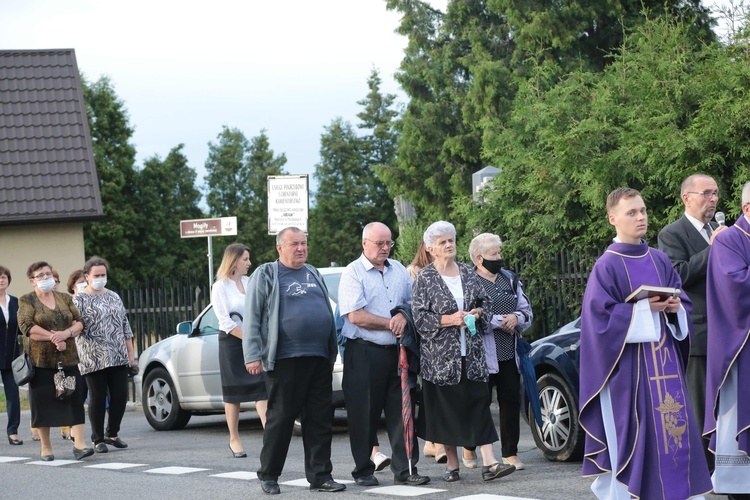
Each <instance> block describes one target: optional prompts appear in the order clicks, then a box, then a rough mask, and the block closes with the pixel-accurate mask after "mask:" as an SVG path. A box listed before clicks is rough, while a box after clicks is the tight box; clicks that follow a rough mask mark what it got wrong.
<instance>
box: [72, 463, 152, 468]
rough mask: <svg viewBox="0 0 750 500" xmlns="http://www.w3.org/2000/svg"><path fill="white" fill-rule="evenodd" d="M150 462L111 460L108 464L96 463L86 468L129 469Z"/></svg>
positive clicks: (143, 465)
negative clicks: (133, 462)
mask: <svg viewBox="0 0 750 500" xmlns="http://www.w3.org/2000/svg"><path fill="white" fill-rule="evenodd" d="M147 465H148V464H126V463H124V462H111V463H106V464H94V465H86V466H84V467H85V468H86V469H109V470H122V469H129V468H131V467H146V466H147Z"/></svg>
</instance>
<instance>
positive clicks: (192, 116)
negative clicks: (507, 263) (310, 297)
mask: <svg viewBox="0 0 750 500" xmlns="http://www.w3.org/2000/svg"><path fill="white" fill-rule="evenodd" d="M726 2H728V0H724V1H723V2H718V3H726ZM431 3H432V4H433V5H434V6H435V7H437V8H439V9H441V10H444V9H445V5H446V3H447V0H432V1H431ZM385 5H386V2H385V0H318V1H310V0H286V1H274V0H263V1H260V0H245V1H230V0H213V1H210V2H202V3H197V2H185V1H176V0H129V1H127V2H122V1H115V0H0V13H1V14H2V24H3V26H2V29H0V48H2V49H53V48H73V49H75V51H76V57H77V60H78V66H79V68H80V69H81V71H82V72H83V73H84V74H85V75H86V76H87V78H88V79H89V80H90V81H91V80H96V79H98V78H99V77H100V76H102V75H107V76H109V77H110V79H111V80H112V83H113V84H114V86H115V90H116V92H117V94H118V96H119V97H120V98H121V99H122V100H123V101H124V102H125V106H126V108H127V110H128V112H129V115H130V123H131V125H132V126H133V127H134V128H135V135H134V137H133V142H134V143H135V146H136V149H137V151H138V166H139V167H140V166H141V165H142V164H143V160H144V159H145V158H148V157H150V156H153V155H159V156H161V157H162V158H163V157H165V156H166V155H167V153H168V152H169V150H170V149H171V148H173V147H174V146H177V145H178V144H180V143H184V144H185V153H186V155H187V157H188V160H189V163H190V166H191V167H193V168H195V169H196V170H197V172H198V181H197V182H198V185H199V186H201V187H202V186H203V177H204V176H205V168H204V163H205V161H206V158H207V154H208V142H209V141H215V139H216V136H217V135H218V134H219V132H220V131H221V127H222V126H223V125H227V126H230V127H237V128H239V129H240V130H242V131H243V132H244V134H245V135H246V136H247V137H248V138H251V137H253V136H255V135H258V134H259V133H260V130H261V129H264V128H265V129H266V130H267V134H268V136H269V139H270V142H271V147H272V148H273V149H274V151H275V152H276V153H277V154H279V153H282V152H283V153H286V156H287V159H288V162H287V165H286V169H287V171H288V172H289V173H294V174H304V173H307V174H312V173H313V171H314V168H315V164H316V163H317V162H318V160H319V148H320V135H321V134H322V133H323V127H324V126H326V125H328V124H330V122H331V120H333V119H334V118H336V117H342V118H344V119H345V120H349V121H351V122H356V121H357V118H356V114H357V112H359V110H360V108H359V106H358V105H357V104H356V102H357V101H358V100H361V99H363V98H364V97H365V95H366V94H367V78H368V76H369V74H370V71H371V70H372V68H377V69H378V70H379V71H380V73H381V77H382V79H383V86H382V91H383V92H388V93H396V94H399V89H398V86H397V84H396V82H395V80H394V79H393V74H394V72H395V71H396V70H397V68H398V66H399V63H400V61H401V58H402V57H403V48H404V47H405V45H406V39H405V38H404V37H401V36H399V35H397V34H395V33H394V30H395V29H396V27H397V26H398V23H399V15H398V14H397V13H394V12H388V11H386V8H385ZM399 95H401V94H399Z"/></svg>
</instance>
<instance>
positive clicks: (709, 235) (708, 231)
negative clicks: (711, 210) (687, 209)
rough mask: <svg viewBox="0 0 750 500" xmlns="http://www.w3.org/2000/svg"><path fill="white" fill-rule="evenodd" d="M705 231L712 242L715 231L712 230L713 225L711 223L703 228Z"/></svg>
mask: <svg viewBox="0 0 750 500" xmlns="http://www.w3.org/2000/svg"><path fill="white" fill-rule="evenodd" d="M703 229H705V230H706V235H708V239H709V241H710V240H711V233H713V229H711V225H710V224H709V223H706V225H705V226H703Z"/></svg>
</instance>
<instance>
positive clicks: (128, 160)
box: [81, 75, 142, 287]
mask: <svg viewBox="0 0 750 500" xmlns="http://www.w3.org/2000/svg"><path fill="white" fill-rule="evenodd" d="M81 84H82V86H83V97H84V101H85V104H86V114H87V116H88V121H89V129H90V131H91V139H92V145H93V151H94V161H95V162H96V171H97V176H98V178H99V191H100V194H101V199H102V206H103V208H104V220H101V221H96V222H90V223H87V224H86V225H85V226H84V248H85V251H86V256H87V257H90V256H92V255H99V256H101V257H104V258H106V259H107V260H108V261H109V263H110V266H111V269H110V272H109V282H110V285H111V286H112V287H117V286H123V285H130V284H133V283H134V282H135V280H136V279H137V273H136V270H135V269H134V267H133V264H132V259H133V256H134V255H135V254H136V252H137V251H140V249H139V248H137V246H136V244H137V238H135V237H134V236H135V235H137V234H138V231H139V228H140V227H141V226H142V219H141V216H140V215H139V213H138V212H137V211H136V205H135V204H134V203H133V200H135V199H136V191H135V189H136V188H135V186H136V178H137V172H136V170H135V147H134V146H133V145H132V144H131V142H130V141H131V139H132V136H133V128H132V127H131V126H130V123H129V117H128V113H127V110H126V109H125V104H124V103H123V101H122V100H121V99H120V98H119V97H118V96H117V94H116V93H115V89H114V86H113V85H112V83H111V82H110V80H109V78H107V77H102V78H100V79H99V80H97V81H96V82H94V83H89V82H88V81H87V80H86V78H85V77H84V76H83V75H82V76H81ZM81 266H83V263H81Z"/></svg>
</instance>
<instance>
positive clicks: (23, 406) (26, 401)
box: [0, 391, 29, 413]
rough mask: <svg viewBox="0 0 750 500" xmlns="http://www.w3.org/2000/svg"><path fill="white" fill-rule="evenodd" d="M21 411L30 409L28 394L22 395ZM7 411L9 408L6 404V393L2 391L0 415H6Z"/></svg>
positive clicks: (0, 392) (0, 393)
mask: <svg viewBox="0 0 750 500" xmlns="http://www.w3.org/2000/svg"><path fill="white" fill-rule="evenodd" d="M21 409H22V410H28V409H29V398H27V397H26V394H25V393H23V392H22V393H21ZM6 410H7V408H6V404H5V391H0V413H5V411H6Z"/></svg>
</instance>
